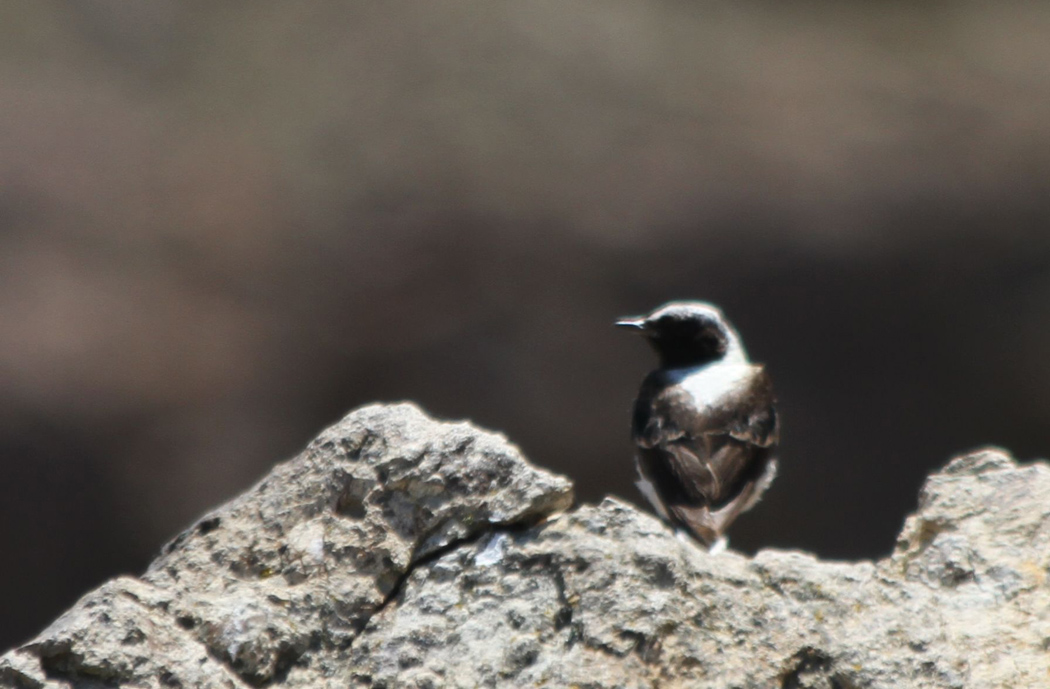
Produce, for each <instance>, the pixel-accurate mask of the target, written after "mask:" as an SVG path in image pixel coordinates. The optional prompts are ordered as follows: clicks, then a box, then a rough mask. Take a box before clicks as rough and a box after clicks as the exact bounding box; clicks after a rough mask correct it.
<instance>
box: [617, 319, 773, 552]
mask: <svg viewBox="0 0 1050 689" xmlns="http://www.w3.org/2000/svg"><path fill="white" fill-rule="evenodd" d="M616 325H618V326H621V327H624V328H632V329H634V330H637V331H638V332H639V333H641V334H642V335H644V336H645V338H646V339H647V340H648V341H649V344H650V345H652V347H653V349H655V350H656V353H657V355H659V357H660V366H659V368H657V369H656V370H654V371H652V372H651V373H650V374H649V375H648V376H646V377H645V380H644V381H643V382H642V388H641V390H639V392H638V398H637V399H636V400H635V402H634V415H633V419H632V424H631V435H632V437H633V438H634V442H635V444H636V445H637V446H638V453H637V455H636V456H635V466H636V467H637V469H638V482H637V485H638V488H639V489H640V490H641V491H642V494H643V495H645V497H646V499H647V500H648V501H649V502H650V503H651V504H652V505H653V508H654V509H655V510H656V511H657V513H658V514H659V515H660V516H661V517H662V518H663V519H664V520H665V521H667V522H669V523H670V524H671V525H672V526H674V527H675V528H676V529H679V530H680V529H683V528H684V529H685V530H686V531H687V532H688V533H690V534H692V535H693V536H694V537H696V538H697V539H698V540H699V541H701V542H702V543H703V544H704V545H706V546H707V547H708V549H709V550H712V551H717V550H721V549H723V548H725V545H726V541H725V538H724V536H723V534H724V533H725V531H726V529H728V528H729V525H730V524H731V523H732V522H733V520H734V519H736V518H737V517H738V516H739V515H740V514H741V513H742V512H745V511H747V510H749V509H751V507H753V506H754V505H755V503H756V502H758V499H759V498H760V497H761V495H762V493H763V492H764V491H765V490H766V488H768V487H769V484H770V483H772V482H773V478H774V477H775V476H776V471H777V460H776V448H777V441H778V435H779V428H778V423H777V412H776V406H775V403H776V400H775V398H774V397H773V385H772V383H771V381H770V379H769V376H768V375H767V374H766V372H765V369H764V368H763V367H762V366H761V365H759V364H752V363H751V362H750V361H749V360H748V358H747V354H746V353H745V352H744V347H743V345H742V344H741V342H740V336H739V335H738V334H737V333H736V331H735V330H734V329H733V326H731V325H730V324H729V323H728V322H727V321H726V319H725V317H724V316H723V315H722V312H721V311H720V310H719V309H718V308H717V307H715V306H713V305H711V304H708V303H705V302H700V301H673V302H669V303H667V304H664V305H663V306H661V307H660V308H658V309H656V310H655V311H653V312H652V313H650V314H649V315H647V316H640V317H637V318H623V319H621V320H619V321H617V322H616Z"/></svg>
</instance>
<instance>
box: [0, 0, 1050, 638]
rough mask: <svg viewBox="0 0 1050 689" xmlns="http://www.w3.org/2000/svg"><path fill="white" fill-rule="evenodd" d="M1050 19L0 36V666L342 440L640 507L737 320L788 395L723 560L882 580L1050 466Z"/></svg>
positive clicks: (149, 8)
mask: <svg viewBox="0 0 1050 689" xmlns="http://www.w3.org/2000/svg"><path fill="white" fill-rule="evenodd" d="M1048 34H1050V7H1048V6H1042V5H1038V4H1035V3H1020V2H1016V3H1015V2H1003V3H997V4H995V5H994V6H989V5H986V4H983V3H969V2H957V3H922V4H910V5H909V4H901V3H831V2H827V3H823V2H806V3H774V2H772V1H770V0H767V1H765V2H738V1H735V0H734V1H732V2H730V1H723V0H714V1H713V2H685V1H682V0H662V1H659V0H650V1H648V2H635V1H634V0H592V1H589V2H585V1H583V0H571V1H570V0H565V1H563V2H558V3H520V2H498V3H473V2H465V1H462V2H461V1H452V0H441V1H435V2H428V3H399V2H390V3H363V2H362V3H345V2H340V1H337V0H308V1H304V2H298V3H284V2H279V1H278V0H253V1H252V2H240V1H236V2H225V3H208V2H188V3H187V2H175V1H174V0H141V1H140V2H136V3H125V2H120V1H119V0H82V1H81V2H77V3H65V2H58V1H57V0H46V1H45V0H35V1H32V2H11V3H5V4H3V5H2V6H0V476H2V479H0V543H2V544H3V561H4V562H5V566H4V567H2V568H0V648H6V647H8V646H10V645H12V644H14V643H16V642H19V641H23V640H25V639H27V638H28V637H30V636H31V635H33V634H34V633H36V632H37V631H38V630H39V628H40V627H41V626H42V625H43V624H45V623H46V622H47V621H48V620H50V619H52V618H53V617H55V616H56V614H57V613H58V612H60V611H61V610H63V609H65V608H67V607H69V606H70V604H71V603H72V602H73V601H74V600H75V599H76V598H77V597H78V596H79V595H80V594H81V593H83V592H84V591H86V590H87V589H88V588H90V587H94V586H96V585H97V584H98V583H100V582H101V581H103V580H104V579H106V578H109V577H111V576H113V575H115V574H117V573H120V572H139V571H141V570H142V569H143V568H144V566H145V565H146V563H147V562H149V561H150V559H152V557H153V556H154V555H155V554H156V552H157V551H158V549H159V547H160V545H161V544H162V543H163V542H164V541H165V540H166V539H167V538H168V537H170V536H171V535H172V534H174V533H175V532H177V531H178V530H179V529H180V528H181V527H183V526H185V525H186V524H187V523H188V522H190V521H191V520H192V519H193V518H194V517H196V516H197V515H198V514H200V513H201V512H202V511H204V510H205V509H206V508H208V507H209V506H212V505H215V504H218V503H219V502H222V501H223V500H225V499H227V498H229V497H230V496H232V495H235V494H237V493H238V492H240V491H241V490H243V489H244V488H245V487H246V486H247V485H249V484H250V483H251V482H252V481H253V480H254V479H255V478H256V477H258V476H260V475H261V474H263V473H264V472H265V471H266V470H267V468H268V467H269V466H270V465H271V464H273V463H274V462H276V461H278V460H281V459H284V458H286V457H289V456H291V455H292V454H294V453H296V452H297V451H298V450H299V449H300V448H301V447H302V445H303V444H304V443H305V442H306V441H308V440H309V439H310V438H312V437H313V436H314V435H315V434H316V432H317V431H318V430H319V429H321V428H322V427H324V426H325V425H327V424H328V423H330V422H332V421H333V420H335V419H337V418H338V417H339V416H341V414H342V413H343V412H345V411H346V410H348V409H350V408H352V407H355V406H359V405H361V404H362V403H365V402H370V401H373V400H397V399H412V400H416V401H418V402H419V403H420V404H422V405H424V406H425V407H426V408H427V409H428V410H429V411H431V412H433V413H435V414H438V415H441V416H444V417H448V418H470V419H472V420H474V421H475V422H477V423H478V424H482V425H485V426H488V427H490V428H495V429H499V430H502V431H504V432H506V433H507V434H508V435H509V436H510V438H511V439H512V440H514V441H515V442H517V443H519V444H520V445H521V446H522V448H523V450H524V451H525V452H526V454H527V455H528V456H529V457H530V459H532V460H533V461H535V462H537V463H539V464H543V465H546V466H547V467H550V468H551V469H553V470H555V471H558V472H562V473H565V474H568V475H569V476H571V477H572V478H573V479H574V480H575V482H576V486H577V492H578V494H579V497H580V498H581V499H582V500H585V501H597V500H598V499H600V497H601V496H602V495H604V494H606V493H614V494H616V495H619V496H622V497H624V498H626V499H629V500H632V501H635V502H638V496H637V494H636V492H635V489H634V487H633V485H632V478H633V476H632V474H633V469H632V467H631V459H630V458H631V447H630V443H629V440H628V433H627V425H628V420H627V419H628V411H629V407H630V401H631V399H632V397H633V394H634V391H635V389H636V388H637V385H638V383H639V381H640V379H641V377H642V376H643V375H644V374H645V372H646V371H647V370H649V368H651V366H652V364H653V358H652V356H651V354H650V352H648V351H647V349H646V348H645V346H644V345H643V343H641V342H639V341H637V340H636V339H635V338H632V337H629V336H628V335H625V334H623V333H621V332H617V331H615V330H614V329H613V328H612V327H611V321H612V320H613V319H614V318H615V317H617V316H620V315H624V314H630V313H635V312H641V311H645V310H648V309H649V308H651V307H653V306H655V305H657V304H659V303H661V302H663V301H666V300H668V299H672V298H683V297H689V298H704V299H708V300H711V301H715V302H717V303H719V304H720V305H722V306H723V307H724V309H725V310H726V312H727V313H728V315H729V316H730V318H731V319H732V320H733V321H734V322H735V323H736V325H737V326H738V328H739V330H740V331H741V332H742V334H743V336H744V339H745V342H746V343H747V346H748V348H749V350H750V352H751V354H752V357H753V358H754V359H756V360H758V361H763V362H766V363H767V364H768V365H769V367H770V368H771V370H772V373H773V376H774V380H775V383H776V386H777V388H778V390H779V395H780V398H781V400H782V404H781V411H782V417H783V429H784V430H783V439H782V444H783V451H782V472H781V475H780V477H779V479H778V481H777V483H776V484H775V485H774V488H773V489H772V490H771V491H770V493H769V494H768V497H767V498H766V500H765V501H764V502H763V504H762V505H761V506H760V507H759V508H757V509H756V510H755V511H754V512H753V513H750V514H749V515H747V516H745V517H744V518H742V519H741V520H740V521H739V522H738V524H737V525H736V526H735V527H734V529H733V532H732V534H731V543H732V545H733V546H734V547H735V548H738V549H743V550H745V551H752V550H754V549H756V548H757V547H759V546H763V545H768V546H776V547H780V548H803V549H807V550H812V551H814V552H815V553H817V554H819V555H821V556H823V557H829V558H858V557H878V556H884V555H886V554H887V553H888V552H889V551H890V550H891V548H892V545H893V539H894V537H895V534H896V533H897V532H898V531H899V529H900V526H901V522H902V520H903V518H904V515H905V513H906V512H908V511H910V510H911V509H913V508H914V499H915V498H914V496H915V495H916V492H917V490H918V487H919V485H920V483H921V481H922V479H923V477H924V476H925V474H926V473H927V472H928V470H930V469H931V468H932V467H933V466H934V465H938V464H941V463H943V462H944V461H946V460H947V459H948V458H949V457H950V456H952V455H953V454H958V453H959V452H960V451H963V450H966V449H969V448H972V447H974V446H976V445H981V444H985V443H991V442H994V443H1000V444H1003V445H1005V446H1008V447H1010V448H1011V449H1012V450H1013V451H1014V452H1015V453H1016V454H1017V455H1018V456H1019V457H1021V458H1031V457H1037V456H1043V455H1044V454H1045V453H1046V452H1047V449H1048V448H1050V424H1048V423H1047V419H1050V358H1048V357H1047V355H1046V352H1048V351H1050V42H1048V41H1047V40H1046V36H1047V35H1048Z"/></svg>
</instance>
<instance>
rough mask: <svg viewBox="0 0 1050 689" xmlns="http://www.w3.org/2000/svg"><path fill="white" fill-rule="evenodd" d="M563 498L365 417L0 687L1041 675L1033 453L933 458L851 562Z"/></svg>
mask: <svg viewBox="0 0 1050 689" xmlns="http://www.w3.org/2000/svg"><path fill="white" fill-rule="evenodd" d="M628 465H629V463H628ZM571 500H572V488H571V485H570V483H569V482H568V481H567V480H566V479H564V478H561V477H558V476H554V475H552V474H550V473H547V472H544V471H542V470H539V469H536V468H535V467H532V466H531V465H529V464H528V463H527V462H526V461H525V460H524V459H523V458H522V457H521V455H520V453H519V452H518V450H517V449H516V448H514V447H513V446H512V445H510V444H508V443H507V442H506V441H505V440H504V439H503V438H502V437H500V436H498V435H495V434H491V433H486V432H483V431H479V430H477V429H475V428H473V427H471V426H469V425H468V424H450V423H439V422H436V421H433V420H431V419H429V418H427V417H426V416H424V415H423V414H422V412H420V411H419V410H418V409H416V408H415V407H413V406H411V405H392V406H372V407H366V408H364V409H361V410H358V411H356V412H353V413H352V414H350V415H349V416H347V417H346V418H345V419H344V420H343V421H341V422H340V423H338V424H336V425H335V426H333V427H331V428H329V429H328V430H326V431H325V432H324V433H322V434H321V436H320V437H319V438H318V439H317V440H315V441H314V442H313V443H312V444H311V445H310V446H309V447H308V448H307V450H306V451H305V452H303V454H301V455H300V456H299V457H297V458H295V459H293V460H291V461H289V462H286V463H284V464H281V465H278V466H277V467H276V468H275V469H274V470H273V471H272V472H271V473H270V474H269V475H268V476H267V477H266V478H264V479H263V480H262V481H261V482H260V483H259V484H257V485H256V486H255V487H254V488H252V489H250V490H249V491H248V492H246V493H245V494H244V495H242V496H241V497H239V498H237V499H235V500H233V501H232V502H230V503H228V504H227V505H225V506H223V507H221V508H219V509H217V510H215V511H214V512H212V513H210V514H208V515H206V516H205V517H204V518H202V519H201V520H200V521H199V522H198V523H197V524H196V525H194V526H193V527H192V528H190V529H188V530H187V531H186V532H184V533H183V534H182V535H180V536H179V537H177V538H176V539H175V540H174V541H172V542H171V543H170V544H168V545H167V546H166V547H165V549H164V552H163V553H162V554H161V556H160V557H159V558H158V559H157V560H156V561H155V562H154V563H153V564H152V565H151V566H150V568H149V570H148V571H147V572H146V573H145V574H144V575H143V576H142V577H139V578H135V577H121V578H118V579H115V580H113V581H110V582H108V583H107V584H105V585H103V586H102V587H100V588H99V589H97V590H95V591H93V592H91V593H89V594H87V595H86V596H85V597H84V598H83V599H81V600H80V601H79V602H78V603H77V604H76V605H75V606H74V607H73V608H72V609H71V610H70V611H69V612H67V613H66V614H65V615H63V616H61V617H60V618H59V619H58V620H56V621H55V622H54V623H53V624H52V625H51V626H50V627H49V628H48V629H46V630H44V631H43V632H42V633H41V634H40V635H39V636H38V637H37V638H36V639H33V640H32V641H30V642H29V643H27V644H25V645H23V646H21V647H19V648H16V649H14V650H12V651H11V652H9V653H8V654H7V655H5V656H3V657H2V658H0V686H5V687H7V686H10V687H102V686H135V687H248V686H288V687H445V686H448V687H502V686H510V687H518V686H521V687H543V686H551V687H570V686H576V687H595V688H597V687H679V686H681V687H782V688H801V687H830V688H838V689H851V688H859V687H1036V686H1047V685H1048V684H1050V653H1048V650H1047V649H1048V647H1050V587H1048V583H1047V582H1048V579H1047V572H1048V569H1050V547H1048V546H1050V467H1048V466H1047V465H1046V464H1044V463H1032V464H1028V465H1019V464H1018V463H1016V462H1015V461H1014V460H1012V459H1011V458H1010V457H1009V456H1008V455H1006V454H1004V453H1002V452H1001V451H997V450H986V451H981V452H977V453H973V454H970V455H967V456H964V457H961V458H959V459H956V460H954V461H952V462H951V463H949V464H948V466H947V467H945V469H944V470H943V471H941V472H940V473H937V474H934V475H933V476H931V477H930V479H929V480H928V481H927V483H926V485H925V487H924V489H923V491H922V494H921V495H920V500H919V507H918V510H917V511H916V513H915V514H914V515H912V516H910V517H909V518H908V519H907V521H906V522H905V525H904V528H903V531H902V533H901V536H900V539H899V542H898V545H897V548H896V550H895V552H894V553H893V554H892V555H891V556H890V557H888V558H886V559H884V560H881V561H879V562H875V563H871V562H858V563H843V562H822V561H820V560H817V559H815V558H813V557H812V556H809V555H806V554H803V553H796V552H782V551H773V550H766V551H762V552H760V553H759V554H758V555H756V556H755V557H754V558H748V557H745V556H742V555H740V554H737V553H734V552H732V551H728V552H724V553H721V554H718V555H709V554H708V553H706V552H704V551H702V550H700V549H698V548H697V547H695V546H693V545H691V544H690V543H687V542H683V541H681V540H679V539H678V538H676V537H675V536H674V534H673V533H672V532H671V531H670V530H668V529H667V528H666V527H665V526H664V525H663V524H661V523H660V522H659V521H657V520H656V519H655V518H653V517H651V516H649V515H647V514H644V513H642V512H639V511H637V510H636V509H634V508H633V507H631V506H629V505H627V504H626V503H622V502H620V501H618V500H615V499H607V500H605V501H604V502H602V503H601V504H599V505H597V506H583V507H580V508H578V509H576V510H573V511H571V512H567V513H563V512H564V510H566V509H567V508H568V507H569V506H570V503H571Z"/></svg>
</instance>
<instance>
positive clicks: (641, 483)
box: [634, 457, 671, 522]
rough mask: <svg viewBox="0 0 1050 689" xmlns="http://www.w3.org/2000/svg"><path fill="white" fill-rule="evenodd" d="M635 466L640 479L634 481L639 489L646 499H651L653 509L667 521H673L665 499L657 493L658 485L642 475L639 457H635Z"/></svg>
mask: <svg viewBox="0 0 1050 689" xmlns="http://www.w3.org/2000/svg"><path fill="white" fill-rule="evenodd" d="M634 468H635V469H637V470H638V480H637V481H635V482H634V485H636V486H638V490H639V491H641V493H642V495H644V496H645V499H646V500H648V501H649V504H650V505H652V506H653V509H654V510H656V513H657V514H658V515H660V517H661V518H662V519H663V520H664V521H665V522H669V521H671V515H669V514H668V513H667V508H666V507H664V501H663V500H661V499H660V496H659V495H657V493H656V486H654V485H653V484H652V483H651V482H650V481H649V479H647V478H645V476H643V475H642V467H641V466H639V464H638V458H637V457H635V458H634Z"/></svg>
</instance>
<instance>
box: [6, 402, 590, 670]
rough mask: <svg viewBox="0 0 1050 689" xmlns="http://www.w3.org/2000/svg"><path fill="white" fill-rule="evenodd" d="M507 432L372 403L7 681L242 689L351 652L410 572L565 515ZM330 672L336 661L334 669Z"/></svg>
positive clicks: (556, 483) (559, 490)
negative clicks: (456, 549) (478, 541)
mask: <svg viewBox="0 0 1050 689" xmlns="http://www.w3.org/2000/svg"><path fill="white" fill-rule="evenodd" d="M571 504H572V484H571V483H570V482H569V481H568V480H566V479H565V478H562V477H560V476H555V475H552V474H550V473H548V472H545V471H542V470H539V469H537V468H535V467H533V466H531V465H530V464H529V463H528V462H526V461H525V459H524V458H523V457H522V456H521V453H520V452H519V451H518V449H517V448H515V447H514V446H513V445H510V444H509V443H507V441H506V440H505V439H504V438H503V437H502V436H499V435H496V434H493V433H487V432H484V431H479V430H477V429H476V428H473V427H472V426H470V425H469V424H466V423H439V422H436V421H434V420H432V419H429V418H427V417H426V416H425V415H424V414H423V413H422V412H421V411H420V410H419V409H417V408H416V407H415V406H413V405H410V404H400V405H393V406H378V405H377V406H371V407H365V408H363V409H360V410H358V411H356V412H353V413H351V414H350V415H348V416H347V417H346V418H344V419H343V420H342V421H340V422H339V423H337V424H336V425H334V426H332V427H331V428H329V429H327V430H326V431H324V432H323V433H321V435H320V436H319V437H318V438H317V439H316V440H314V441H313V442H312V443H311V444H310V446H309V447H308V448H307V449H306V450H305V451H304V452H303V453H302V454H301V455H299V456H298V457H296V458H295V459H293V460H291V461H288V462H285V463H283V464H280V465H278V466H277V467H275V468H274V470H273V471H271V472H270V474H269V475H268V476H266V477H265V478H264V479H263V480H262V481H260V482H259V483H258V484H257V485H256V486H255V487H253V488H251V489H250V490H248V491H247V492H246V493H245V494H243V495H242V496H240V497H239V498H236V499H235V500H233V501H231V502H230V503H228V504H226V505H224V506H223V507H221V508H219V509H217V510H215V511H214V512H211V513H210V514H207V515H205V516H204V517H203V518H201V519H200V520H199V521H198V522H197V523H196V524H195V525H194V526H193V527H191V528H189V529H187V530H186V531H185V532H183V533H182V534H180V535H179V536H178V537H176V538H175V539H174V540H173V541H172V542H171V543H169V544H168V545H166V546H165V547H164V549H163V552H162V554H161V555H160V557H158V558H157V559H156V560H155V561H154V562H153V563H152V564H151V565H150V567H149V569H148V570H147V571H146V573H145V574H144V575H143V576H142V577H141V579H134V578H130V577H121V578H118V579H115V580H113V581H110V582H108V583H107V584H105V585H104V586H102V587H100V588H99V589H97V590H96V591H93V592H91V593H89V594H87V595H86V596H85V597H84V598H82V599H81V600H80V601H79V602H78V603H77V604H76V605H75V606H74V607H73V609H72V610H70V611H69V612H68V613H66V614H65V615H63V616H61V617H60V618H59V619H58V620H56V621H55V622H54V624H52V625H51V626H50V627H49V628H48V629H46V630H45V631H44V632H43V633H42V634H41V635H40V636H38V637H37V638H36V639H34V640H33V641H31V642H29V643H28V644H26V645H24V646H22V647H21V648H19V649H16V650H14V651H12V652H10V653H8V654H7V655H6V656H4V657H3V659H2V660H0V684H3V685H4V686H28V687H34V686H54V687H59V686H78V687H79V686H85V687H86V686H99V685H102V684H134V685H136V686H156V687H160V686H168V687H170V686H185V687H191V686H192V687H212V686H214V687H236V686H244V685H261V684H270V683H279V682H282V681H290V678H289V677H288V674H289V671H290V670H291V669H292V668H293V667H298V666H300V665H301V666H304V667H308V668H309V669H310V671H311V672H315V673H316V672H328V671H329V670H328V669H330V672H331V673H332V674H333V676H336V675H337V674H338V673H339V672H342V673H344V674H345V672H346V669H347V668H346V664H345V663H346V661H345V658H346V655H347V653H348V651H349V649H350V647H351V644H352V643H353V642H354V640H355V638H356V637H357V636H358V634H359V633H360V632H361V629H362V628H363V627H364V626H365V624H366V623H367V622H368V620H369V619H370V618H371V616H373V615H374V614H375V613H376V611H377V610H379V609H380V608H382V607H383V606H384V605H385V604H386V603H387V601H388V599H389V597H390V596H391V595H392V594H393V593H394V592H395V591H397V590H398V589H399V586H400V584H401V581H402V578H403V577H404V576H405V575H406V574H407V573H408V572H409V571H410V570H411V569H412V568H413V567H414V566H417V565H418V564H419V563H420V562H423V561H426V560H427V558H431V557H433V556H435V555H436V554H438V553H440V552H441V551H442V549H446V548H449V547H451V546H453V545H455V544H457V543H459V542H462V541H464V540H465V539H471V538H475V537H477V536H478V535H479V534H481V533H484V532H486V531H490V530H492V529H499V528H521V527H522V526H526V525H529V524H533V523H535V522H537V521H539V520H541V519H543V518H544V517H547V516H549V515H551V514H554V513H557V512H559V511H562V510H565V509H567V508H568V507H569V506H570V505H571ZM326 668H328V669H326Z"/></svg>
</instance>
